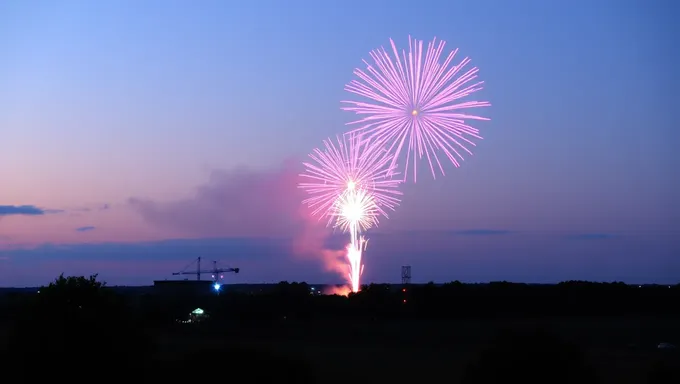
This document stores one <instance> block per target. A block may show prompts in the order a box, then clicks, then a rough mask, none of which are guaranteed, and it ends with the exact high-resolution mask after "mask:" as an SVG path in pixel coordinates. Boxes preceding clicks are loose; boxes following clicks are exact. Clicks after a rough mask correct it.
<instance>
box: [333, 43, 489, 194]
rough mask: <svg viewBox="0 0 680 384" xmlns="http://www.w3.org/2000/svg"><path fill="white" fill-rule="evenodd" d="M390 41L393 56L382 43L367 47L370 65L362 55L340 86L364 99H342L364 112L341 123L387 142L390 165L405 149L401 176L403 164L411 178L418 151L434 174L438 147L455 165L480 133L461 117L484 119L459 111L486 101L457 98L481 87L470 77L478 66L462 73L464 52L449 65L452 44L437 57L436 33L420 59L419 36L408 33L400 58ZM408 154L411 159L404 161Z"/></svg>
mask: <svg viewBox="0 0 680 384" xmlns="http://www.w3.org/2000/svg"><path fill="white" fill-rule="evenodd" d="M390 44H391V45H392V52H393V54H394V58H392V57H391V56H390V55H389V54H388V52H387V51H386V50H385V48H382V47H381V48H380V49H376V50H373V51H371V52H370V56H371V58H372V59H373V62H374V65H375V66H373V65H371V64H369V63H368V62H366V61H365V60H364V64H366V71H363V70H361V69H355V70H354V74H355V75H356V76H357V77H358V78H359V80H352V81H351V82H350V83H349V84H347V85H346V86H345V90H346V91H349V92H351V93H353V94H356V95H358V96H362V97H364V98H366V99H369V102H361V101H342V103H344V104H346V105H349V106H346V107H343V108H342V109H343V110H346V111H352V112H355V114H357V115H367V116H366V117H363V118H361V119H360V120H356V121H352V122H350V123H347V124H348V125H353V124H361V126H360V127H359V128H356V129H353V130H351V131H350V132H349V133H350V134H356V133H361V134H364V135H367V137H369V138H370V140H371V141H373V142H374V143H375V145H376V147H381V148H385V147H388V148H389V149H387V151H388V152H389V153H391V154H393V157H392V160H391V162H390V166H389V168H390V169H391V170H392V169H395V168H396V162H397V160H398V158H399V157H400V155H402V152H406V161H405V165H404V181H405V180H406V179H407V177H408V171H409V166H412V167H413V180H414V181H415V180H416V176H417V171H416V168H417V167H416V165H417V159H422V157H423V155H424V156H425V157H426V158H427V161H428V163H429V165H430V170H431V171H432V177H434V178H436V172H435V163H436V164H437V168H439V170H440V171H441V174H442V175H444V174H445V173H444V168H443V166H442V163H441V161H440V159H439V157H438V156H437V152H438V151H441V152H443V153H444V154H445V155H446V157H447V158H448V159H449V160H450V161H451V162H452V163H453V165H454V166H455V167H458V166H460V163H459V162H458V159H460V160H464V158H463V156H462V155H461V151H465V152H467V153H468V154H470V155H472V152H471V151H470V150H469V149H468V148H467V146H466V145H471V146H475V143H474V142H473V141H471V140H470V138H475V139H482V137H481V136H480V135H479V130H478V129H476V128H473V127H471V126H470V125H468V124H467V123H466V120H489V119H488V118H484V117H480V116H475V115H472V114H466V113H464V112H463V111H461V110H465V109H469V108H478V107H488V106H490V105H491V104H490V103H488V102H486V101H461V99H463V98H466V97H468V96H470V95H471V94H473V93H474V92H477V91H479V90H481V89H482V84H483V81H476V82H474V83H473V81H475V79H477V73H478V72H479V70H478V69H477V67H473V68H470V69H468V70H467V71H465V72H464V73H462V72H463V68H464V67H465V66H466V65H467V64H469V63H470V59H469V58H467V57H466V58H464V59H463V60H461V62H460V63H458V64H457V65H451V63H452V61H453V59H454V57H455V55H456V53H457V52H458V50H457V49H456V50H453V51H451V52H450V53H449V54H448V56H447V57H446V59H445V60H444V62H443V63H441V60H440V58H441V55H442V52H443V51H444V46H445V45H446V43H445V42H444V41H441V40H439V41H438V42H437V39H436V38H435V39H433V40H432V41H431V42H429V43H428V45H427V50H426V52H425V58H424V60H423V41H419V40H416V39H412V38H411V37H410V36H409V50H408V55H407V54H406V52H405V51H404V50H402V52H401V59H400V57H399V51H398V50H397V47H396V45H395V44H394V41H392V39H390ZM461 73H462V74H461ZM470 83H472V84H470ZM416 155H417V156H416ZM411 157H412V158H413V161H412V164H410V165H409V163H411Z"/></svg>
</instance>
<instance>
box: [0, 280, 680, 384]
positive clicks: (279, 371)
mask: <svg viewBox="0 0 680 384" xmlns="http://www.w3.org/2000/svg"><path fill="white" fill-rule="evenodd" d="M83 280H85V279H83ZM62 283H63V285H64V287H61V288H59V287H57V286H56V285H55V286H54V287H52V292H50V289H43V290H41V294H40V295H43V298H41V299H36V298H35V297H28V296H14V297H13V298H11V299H6V300H5V308H6V309H7V311H3V313H4V314H5V315H6V316H5V324H6V326H5V330H6V332H5V333H6V337H5V340H6V343H5V346H6V347H7V348H6V352H5V353H6V357H5V358H4V359H3V360H2V361H3V362H5V363H6V364H3V370H4V371H5V373H6V374H9V373H11V372H13V371H14V372H16V373H17V375H16V376H12V377H16V378H17V379H14V380H13V381H14V382H16V381H19V382H22V380H24V381H25V382H29V381H31V382H33V381H35V380H37V379H39V378H45V375H46V374H55V375H57V376H55V378H56V377H60V378H63V379H68V380H69V381H75V382H85V381H91V380H92V379H93V378H99V377H107V378H109V379H111V380H124V379H125V378H127V379H128V380H129V379H130V378H133V377H134V378H138V379H140V380H142V379H146V380H157V381H161V380H163V381H170V380H172V381H173V382H174V381H184V380H192V381H193V380H226V381H229V382H236V383H251V382H252V383H261V382H279V383H287V382H290V383H307V382H309V383H341V382H342V383H347V382H353V383H363V382H366V383H382V382H385V383H389V382H392V383H409V382H412V383H505V382H522V383H636V384H637V383H680V376H679V375H678V373H679V372H680V354H678V352H677V351H676V350H674V349H660V348H658V345H659V344H660V343H663V342H666V343H672V344H676V343H677V342H678V341H680V322H679V321H678V320H680V316H677V313H676V312H675V310H674V309H667V308H670V305H672V304H671V303H672V302H670V303H668V305H666V306H664V305H663V302H664V301H667V300H671V299H673V298H674V297H675V295H677V294H678V289H677V288H676V287H673V288H670V289H669V288H667V287H665V288H666V290H665V291H662V290H660V289H658V288H649V289H643V290H640V289H637V290H635V289H633V288H631V287H626V286H623V285H616V286H604V285H584V284H582V283H580V284H578V285H577V286H574V285H573V284H572V285H562V286H561V287H558V286H553V287H552V288H548V287H541V288H535V287H534V288H528V287H526V286H524V287H519V286H510V285H497V286H495V287H488V286H487V287H484V288H480V287H470V286H467V287H466V286H463V285H450V286H447V287H437V288H435V287H426V288H415V287H414V288H413V289H409V291H408V292H401V291H400V290H396V291H395V290H389V289H387V288H386V287H384V286H374V287H370V288H368V289H366V290H365V291H363V292H362V293H360V294H358V295H355V296H351V297H350V298H341V297H324V296H313V295H310V294H309V292H308V288H307V287H306V286H305V285H295V286H291V285H282V286H281V287H280V289H279V290H277V291H273V292H269V293H266V294H261V295H243V294H241V295H235V294H234V295H230V294H223V295H221V296H219V297H217V296H212V297H181V296H175V297H158V296H154V295H147V296H145V297H143V298H137V299H135V300H131V298H127V299H125V298H121V297H119V296H117V295H116V296H113V295H111V293H110V292H108V293H107V292H105V289H104V288H101V287H97V288H94V289H89V288H88V289H89V291H88V292H87V293H83V292H82V291H83V290H84V288H83V287H82V286H83V285H86V284H82V282H81V284H80V285H78V284H74V285H73V286H71V287H67V285H68V282H62ZM530 289H535V290H538V289H542V291H540V292H538V291H530ZM411 291H413V292H411ZM642 291H645V292H642ZM46 293H47V295H46ZM34 296H36V295H34ZM47 296H50V297H47ZM404 300H407V302H406V303H404ZM548 300H552V301H548ZM132 302H134V303H135V304H131V303H132ZM675 302H677V300H676V301H675ZM197 306H201V308H204V309H205V310H206V313H210V317H208V318H204V319H203V320H202V321H200V322H198V323H191V324H180V323H177V322H176V319H178V318H179V319H180V320H186V319H187V318H188V313H189V311H191V310H192V309H195V307H197ZM10 307H11V308H13V309H12V310H10ZM88 308H89V309H88ZM7 314H11V316H7ZM0 336H1V335H0ZM39 367H42V368H39ZM101 375H104V376H101Z"/></svg>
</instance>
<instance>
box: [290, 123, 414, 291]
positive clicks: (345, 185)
mask: <svg viewBox="0 0 680 384" xmlns="http://www.w3.org/2000/svg"><path fill="white" fill-rule="evenodd" d="M337 141H338V144H337V145H336V144H334V143H333V142H331V141H330V140H326V141H324V147H325V148H324V150H321V149H315V150H314V152H313V153H312V154H310V155H309V157H310V158H311V159H312V160H313V163H311V162H310V163H304V166H305V168H306V172H305V173H303V174H302V175H300V176H301V177H303V178H305V179H306V180H308V181H306V182H303V183H300V185H299V187H300V188H302V189H304V190H305V191H306V192H307V193H308V194H309V195H310V197H309V198H307V199H305V200H304V201H303V203H304V204H306V205H308V206H309V207H310V208H312V209H313V214H314V215H318V216H320V218H324V217H327V218H328V225H329V226H333V228H338V229H340V230H342V231H343V232H348V233H349V235H350V243H349V244H348V245H347V248H346V251H347V261H348V267H349V273H348V275H349V281H350V284H351V288H352V291H353V292H357V291H358V290H359V286H360V278H361V274H362V272H363V264H362V255H363V252H364V250H365V247H366V243H367V241H366V240H365V239H364V237H362V236H361V233H362V232H365V231H367V230H368V229H369V228H371V227H374V226H376V225H378V218H379V216H384V217H387V210H394V209H395V208H396V206H397V205H399V196H400V195H401V192H400V191H399V190H398V189H397V188H398V186H399V184H400V183H401V180H397V179H393V178H392V177H391V175H393V174H395V173H394V172H393V169H392V168H391V164H392V156H391V155H389V153H388V152H386V151H383V150H381V149H379V148H378V147H377V146H374V145H372V144H371V143H370V142H368V141H365V140H363V139H362V138H361V136H360V135H349V138H348V137H347V136H343V137H342V138H338V139H337Z"/></svg>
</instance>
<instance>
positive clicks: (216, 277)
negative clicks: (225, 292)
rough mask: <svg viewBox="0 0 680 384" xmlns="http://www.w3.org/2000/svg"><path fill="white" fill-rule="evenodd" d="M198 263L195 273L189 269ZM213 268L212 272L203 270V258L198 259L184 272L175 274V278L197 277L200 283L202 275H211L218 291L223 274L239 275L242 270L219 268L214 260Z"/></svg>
mask: <svg viewBox="0 0 680 384" xmlns="http://www.w3.org/2000/svg"><path fill="white" fill-rule="evenodd" d="M194 263H196V270H195V271H189V270H188V269H189V267H191V265H192V264H194ZM212 263H213V268H212V269H211V270H204V271H202V270H201V258H200V257H198V258H197V259H196V260H194V261H193V262H191V264H189V265H187V266H186V267H185V268H184V269H183V270H181V271H179V272H173V273H172V275H173V276H178V275H196V280H198V281H200V280H201V274H205V273H209V274H211V275H212V280H213V283H214V285H213V287H214V288H215V290H216V291H219V290H220V287H221V286H222V285H221V284H220V279H222V278H224V275H222V273H225V272H233V273H239V271H240V269H239V268H218V267H217V261H215V260H213V262H212Z"/></svg>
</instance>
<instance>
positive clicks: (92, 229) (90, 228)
mask: <svg viewBox="0 0 680 384" xmlns="http://www.w3.org/2000/svg"><path fill="white" fill-rule="evenodd" d="M94 230H95V227H93V226H91V225H89V226H86V227H80V228H76V232H90V231H94Z"/></svg>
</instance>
